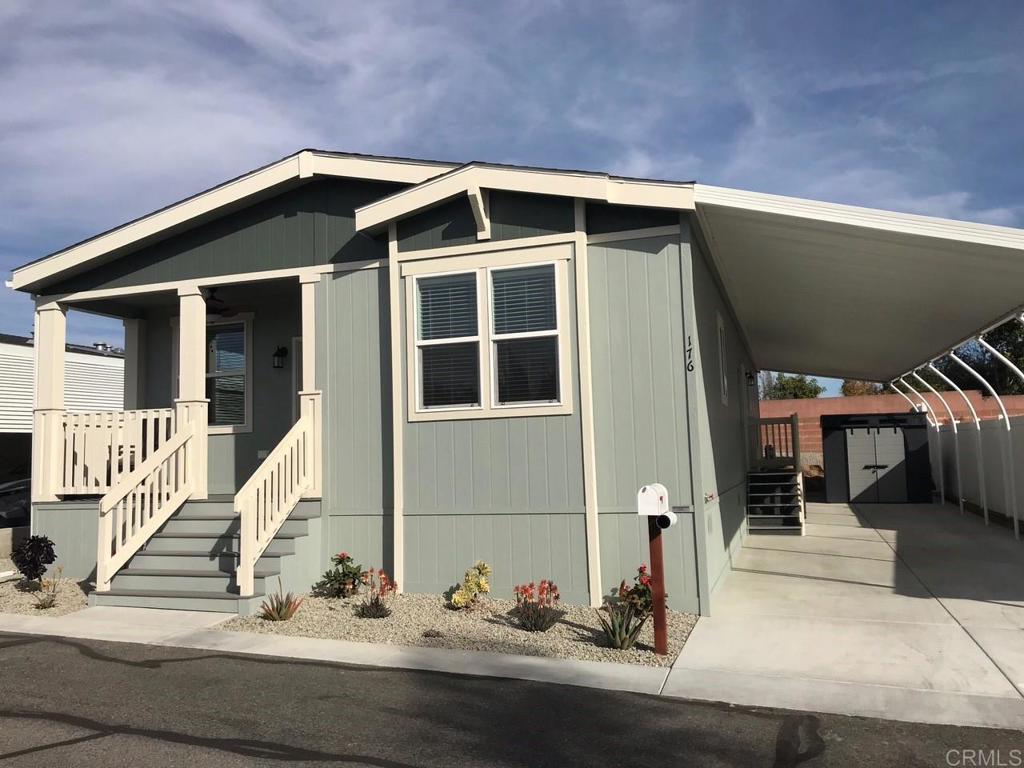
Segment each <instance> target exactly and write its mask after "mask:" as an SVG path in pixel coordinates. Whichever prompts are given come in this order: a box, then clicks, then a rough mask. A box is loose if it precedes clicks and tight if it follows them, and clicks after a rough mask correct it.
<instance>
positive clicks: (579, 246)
mask: <svg viewBox="0 0 1024 768" xmlns="http://www.w3.org/2000/svg"><path fill="white" fill-rule="evenodd" d="M586 210H587V209H586V203H585V202H584V201H583V200H579V199H577V200H574V201H573V215H574V220H575V228H576V232H575V238H576V240H575V243H574V245H573V250H574V253H573V255H574V257H575V262H574V263H575V266H576V346H577V349H578V355H579V371H580V432H581V439H582V443H583V501H584V506H585V509H586V531H587V584H588V589H589V593H590V604H591V606H593V607H595V608H597V607H599V606H600V605H601V602H602V600H603V599H604V589H603V587H602V585H601V543H600V532H601V526H600V517H599V514H598V513H599V509H598V504H597V444H596V442H597V441H596V436H595V432H594V381H593V368H592V364H591V358H590V355H591V346H590V255H589V253H588V252H587V233H586V230H587V222H586V215H587V214H586ZM676 229H677V230H678V227H676Z"/></svg>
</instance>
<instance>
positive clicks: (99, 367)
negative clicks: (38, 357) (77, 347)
mask: <svg viewBox="0 0 1024 768" xmlns="http://www.w3.org/2000/svg"><path fill="white" fill-rule="evenodd" d="M43 375H46V372H45V371H44V372H43ZM34 387H35V355H34V349H33V348H32V347H31V346H28V345H22V344H8V343H2V344H0V432H22V433H30V432H31V431H32V407H33V401H34V398H35V391H34ZM64 407H65V408H66V409H67V410H69V411H119V410H121V409H122V408H124V360H123V359H122V358H120V357H113V356H110V357H106V356H102V355H90V354H85V353H81V352H66V353H65V356H64Z"/></svg>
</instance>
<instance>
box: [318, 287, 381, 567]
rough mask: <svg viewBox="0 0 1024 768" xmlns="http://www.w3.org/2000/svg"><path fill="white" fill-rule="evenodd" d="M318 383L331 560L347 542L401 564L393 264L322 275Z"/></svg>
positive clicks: (361, 553)
mask: <svg viewBox="0 0 1024 768" xmlns="http://www.w3.org/2000/svg"><path fill="white" fill-rule="evenodd" d="M317 298H318V312H317V337H318V338H319V339H320V340H321V341H320V344H319V345H318V349H317V384H318V386H319V387H320V389H321V390H322V391H323V406H324V416H323V418H324V422H323V424H324V487H323V507H322V509H323V519H324V537H323V552H322V553H321V554H322V560H323V566H324V567H325V568H326V566H327V564H328V560H329V558H330V556H331V555H332V554H334V553H336V552H340V551H342V550H345V551H347V552H349V553H350V554H352V556H353V557H354V558H356V560H357V561H358V562H360V563H362V564H363V565H364V566H366V567H369V566H375V567H384V568H385V569H386V570H387V571H388V572H389V573H390V572H392V571H393V567H394V564H393V562H392V560H393V558H392V546H391V511H392V508H393V499H392V488H393V474H392V469H391V463H392V462H391V454H392V445H391V396H390V395H391V357H390V356H391V351H390V345H389V339H390V332H391V331H390V320H389V316H388V271H387V270H386V269H372V270H362V271H359V272H349V273H344V274H339V275H331V276H327V277H325V278H323V279H322V281H321V284H320V289H319V294H318V297H317Z"/></svg>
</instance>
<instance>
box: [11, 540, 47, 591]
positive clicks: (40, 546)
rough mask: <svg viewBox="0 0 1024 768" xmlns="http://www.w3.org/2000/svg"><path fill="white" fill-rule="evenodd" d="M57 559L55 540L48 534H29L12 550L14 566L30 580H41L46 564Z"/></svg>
mask: <svg viewBox="0 0 1024 768" xmlns="http://www.w3.org/2000/svg"><path fill="white" fill-rule="evenodd" d="M56 559H57V555H56V554H54V551H53V542H52V541H50V539H49V538H47V537H46V536H29V537H28V538H27V539H25V540H24V541H23V542H21V544H19V545H18V546H16V547H15V548H14V549H13V550H12V551H11V560H13V561H14V567H15V568H17V569H18V571H19V572H20V573H21V575H22V576H24V577H25V578H26V579H28V580H29V581H39V580H40V579H41V578H43V574H44V573H46V566H48V565H50V564H51V563H52V562H53V561H54V560H56Z"/></svg>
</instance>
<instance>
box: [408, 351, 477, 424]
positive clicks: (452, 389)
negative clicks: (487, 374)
mask: <svg viewBox="0 0 1024 768" xmlns="http://www.w3.org/2000/svg"><path fill="white" fill-rule="evenodd" d="M420 376H421V378H422V387H423V395H422V397H423V407H424V408H443V407H450V406H455V405H472V406H476V405H479V404H480V347H479V344H478V343H477V342H475V341H471V342H460V343H457V344H432V345H430V346H425V347H420Z"/></svg>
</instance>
